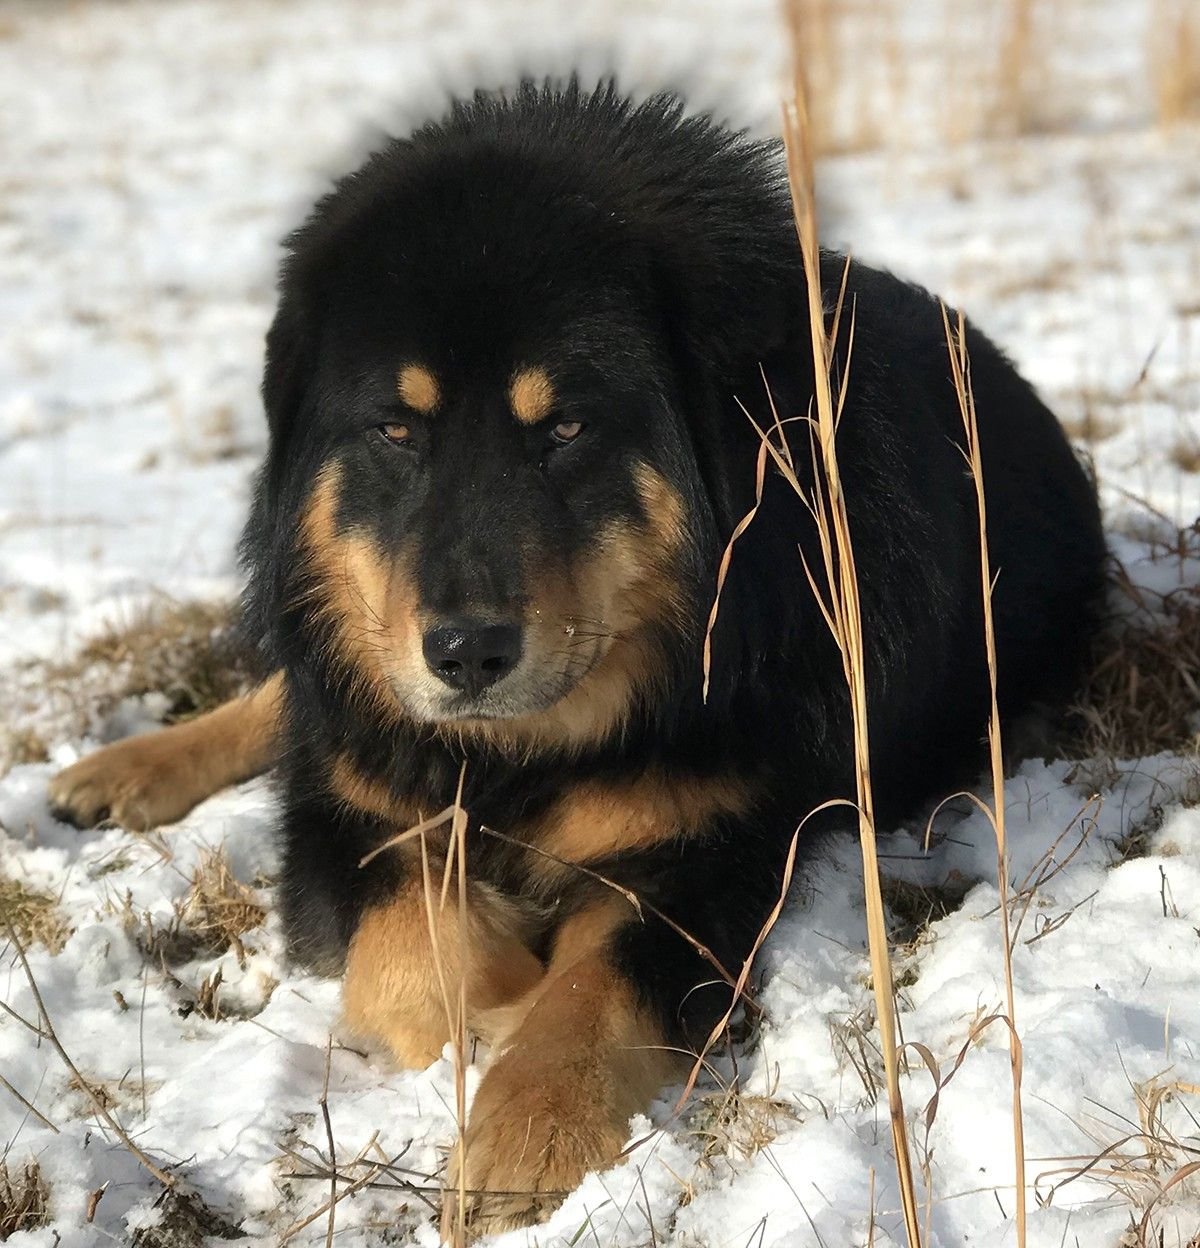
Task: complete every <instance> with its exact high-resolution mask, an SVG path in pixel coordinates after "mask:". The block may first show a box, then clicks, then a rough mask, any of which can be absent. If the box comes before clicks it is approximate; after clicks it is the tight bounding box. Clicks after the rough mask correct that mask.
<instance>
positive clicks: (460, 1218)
mask: <svg viewBox="0 0 1200 1248" xmlns="http://www.w3.org/2000/svg"><path fill="white" fill-rule="evenodd" d="M466 774H467V765H466V763H464V764H463V766H462V769H461V771H460V772H459V775H458V789H457V791H456V792H455V794H454V805H453V806H452V807H450V812H449V813H450V843H449V845H448V846H447V849H446V863H445V867H444V869H443V872H442V883H441V889H440V890H438V889H436V888H435V886H434V882H433V878H432V872H431V870H430V863H429V850H428V846H427V843H426V831H424V830H423V831H421V832H420V845H421V882H422V886H423V891H424V897H425V918H426V922H427V924H428V928H429V943H430V946H431V949H432V953H433V964H434V969H435V971H436V972H437V981H438V989H439V991H440V993H441V997H442V1008H443V1009H444V1010H445V1014H446V1023H447V1025H448V1027H449V1031H450V1038H451V1044H452V1046H453V1052H454V1116H455V1126H456V1129H457V1135H458V1139H457V1154H458V1174H457V1176H456V1177H457V1187H456V1190H455V1192H454V1207H453V1208H452V1209H451V1208H447V1207H445V1206H443V1210H442V1239H443V1241H445V1242H447V1243H449V1244H450V1245H451V1248H463V1246H464V1245H465V1244H466V1242H467V1154H466V1138H465V1137H466V1128H467V965H468V962H467V960H468V957H469V953H470V951H469V949H468V932H467V927H468V920H467V812H466V811H465V810H464V809H463V804H462V797H463V784H464V782H465V780H466ZM418 826H420V825H418ZM410 831H411V829H410ZM455 876H456V877H457V886H458V887H457V893H458V896H457V915H456V919H457V922H456V924H455V927H456V930H457V936H458V951H457V956H458V973H457V980H458V982H457V983H454V982H453V981H454V978H455V977H454V976H451V975H447V973H446V953H445V951H444V950H443V949H442V931H443V928H442V916H443V915H444V913H445V909H446V900H447V898H448V896H449V894H450V883H451V879H452V878H453V877H455Z"/></svg>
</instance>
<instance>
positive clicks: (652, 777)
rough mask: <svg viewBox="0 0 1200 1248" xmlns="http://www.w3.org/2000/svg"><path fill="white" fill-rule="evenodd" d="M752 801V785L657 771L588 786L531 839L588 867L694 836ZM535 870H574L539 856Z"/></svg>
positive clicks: (575, 793) (569, 796) (561, 804)
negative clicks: (599, 860) (620, 781)
mask: <svg viewBox="0 0 1200 1248" xmlns="http://www.w3.org/2000/svg"><path fill="white" fill-rule="evenodd" d="M752 801H753V790H752V786H751V785H750V784H749V783H748V782H745V781H742V780H738V779H733V778H729V777H722V776H713V777H706V776H667V775H664V774H663V773H661V772H657V771H652V772H647V773H646V774H645V775H643V776H640V777H639V778H638V779H636V780H631V781H629V782H628V783H624V784H613V783H602V782H599V781H588V782H586V783H584V784H580V785H577V786H576V787H575V788H574V789H572V790H571V791H570V792H569V793H567V794H566V795H565V796H564V797H563V798H562V799H561V800H560V801H558V802H557V803H555V805H554V806H553V807H551V809H550V811H549V812H548V813H547V814H546V815H545V816H544V817H543V818H542V819H541V820H540V821H539V824H538V826H537V827H536V828H535V829H533V832H532V835H529V836H528V837H527V839H529V840H530V842H531V843H532V844H534V845H536V846H537V847H538V848H539V849H544V850H545V851H546V852H547V853H548V854H553V855H554V857H555V858H560V859H563V860H564V861H565V862H567V863H579V862H587V861H589V860H594V859H597V858H604V857H606V856H608V855H610V854H618V853H622V852H625V851H628V850H638V849H648V848H649V847H650V846H652V845H657V844H660V843H662V842H663V841H668V840H672V839H674V838H676V837H686V836H695V835H697V834H699V833H702V832H704V831H705V830H706V829H707V828H708V827H709V826H711V824H712V822H713V821H714V820H716V819H718V818H720V817H722V816H724V815H741V814H745V812H746V811H747V810H748V809H749V808H750V806H751V804H752ZM533 866H534V869H535V871H537V872H538V873H539V874H549V875H557V874H559V873H561V872H563V871H565V870H568V869H569V868H565V867H563V866H561V865H560V864H558V863H555V862H552V861H550V860H548V859H545V858H542V857H541V856H540V855H539V856H537V857H536V858H535V860H534V863H533Z"/></svg>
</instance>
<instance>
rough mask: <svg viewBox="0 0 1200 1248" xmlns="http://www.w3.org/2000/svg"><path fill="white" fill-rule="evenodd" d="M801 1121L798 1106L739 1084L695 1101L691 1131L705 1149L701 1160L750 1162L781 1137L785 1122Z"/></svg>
mask: <svg viewBox="0 0 1200 1248" xmlns="http://www.w3.org/2000/svg"><path fill="white" fill-rule="evenodd" d="M785 1119H786V1120H788V1121H792V1122H795V1121H798V1120H799V1115H798V1114H797V1112H796V1107H795V1106H794V1105H792V1104H791V1103H789V1102H788V1101H785V1100H782V1099H780V1098H779V1097H775V1096H764V1095H761V1094H750V1093H746V1092H741V1091H739V1089H738V1087H737V1085H736V1084H734V1083H731V1084H730V1085H729V1086H728V1087H726V1088H721V1089H720V1090H719V1091H716V1092H706V1093H703V1094H700V1095H696V1096H694V1097H693V1099H692V1110H691V1113H690V1115H689V1119H688V1128H689V1130H690V1132H691V1134H692V1135H694V1136H695V1137H696V1138H697V1139H698V1140H699V1141H700V1146H701V1159H702V1160H703V1161H709V1160H711V1159H713V1158H716V1157H728V1158H738V1159H740V1160H742V1161H748V1160H750V1158H752V1157H754V1156H755V1155H757V1154H758V1153H760V1152H762V1150H763V1149H764V1148H766V1147H768V1145H770V1144H771V1143H772V1142H773V1141H774V1140H775V1137H776V1136H777V1135H778V1134H779V1131H780V1123H781V1121H783V1120H785Z"/></svg>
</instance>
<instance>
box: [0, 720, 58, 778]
mask: <svg viewBox="0 0 1200 1248" xmlns="http://www.w3.org/2000/svg"><path fill="white" fill-rule="evenodd" d="M49 758H50V749H49V747H48V746H47V745H46V742H45V739H44V738H43V737H42V735H41V734H40V733H39V732H37V731H35V730H34V729H33V728H28V727H25V728H3V729H0V776H2V775H4V773H5V772H7V771H10V770H11V769H12V768H13V767H21V766H24V765H25V764H27V763H44V762H47V761H49Z"/></svg>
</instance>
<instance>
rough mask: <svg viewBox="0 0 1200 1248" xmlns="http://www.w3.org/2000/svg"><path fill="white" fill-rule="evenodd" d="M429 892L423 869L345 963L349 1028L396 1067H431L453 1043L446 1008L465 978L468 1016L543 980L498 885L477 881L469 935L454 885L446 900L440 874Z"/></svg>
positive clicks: (377, 911)
mask: <svg viewBox="0 0 1200 1248" xmlns="http://www.w3.org/2000/svg"><path fill="white" fill-rule="evenodd" d="M435 876H436V880H435V882H434V883H433V885H432V888H431V890H430V896H429V899H428V901H427V900H426V891H425V887H424V884H423V882H422V879H421V876H420V874H419V871H418V872H414V873H413V874H412V875H411V876H410V877H409V878H408V879H406V880H404V881H403V882H402V883H401V884H400V886H399V887H398V888H397V890H396V892H395V893H394V894H393V895H392V897H391V898H390V899H389V900H388V901H387V902H385V903H384V904H382V905H376V906H372V907H371V908H370V909H368V910H367V911H366V912H365V913H364V914H363V916H362V918H361V919H360V920H359V922H358V927H357V928H356V930H355V933H354V937H353V939H352V940H351V942H350V950H349V954H348V955H347V959H346V979H345V984H344V986H343V989H342V1003H343V1010H344V1015H345V1020H346V1022H347V1024H348V1025H349V1026H350V1027H351V1028H352V1029H353V1030H355V1031H357V1032H360V1033H363V1034H365V1035H370V1036H374V1037H377V1038H378V1039H380V1040H382V1041H383V1042H384V1043H385V1044H386V1045H387V1047H388V1048H389V1049H390V1050H391V1052H392V1055H393V1056H394V1057H395V1059H396V1061H397V1062H398V1063H399V1064H400V1065H401V1066H405V1067H408V1068H410V1069H417V1070H423V1069H424V1068H425V1067H426V1066H429V1065H430V1064H431V1063H432V1062H434V1061H436V1060H437V1058H438V1057H439V1056H440V1055H441V1052H442V1046H443V1045H444V1044H445V1043H446V1041H447V1040H449V1039H450V1036H451V1025H450V1017H449V1015H448V1014H447V1005H449V1008H450V1009H451V1010H454V1009H456V1008H457V1003H458V999H459V988H460V985H461V984H462V981H463V978H464V976H465V978H466V984H465V987H466V1001H467V1011H468V1019H471V1018H472V1017H473V1016H475V1015H478V1014H479V1013H480V1012H483V1011H490V1010H493V1009H496V1008H499V1007H501V1006H503V1005H504V1004H505V1003H506V1002H510V1001H512V1000H514V999H517V998H519V997H521V996H522V994H524V993H526V992H528V991H529V989H530V988H532V987H533V985H534V984H535V983H536V982H537V981H538V980H539V979H540V978H541V976H542V969H543V968H542V964H541V962H539V961H538V959H537V958H536V957H535V956H534V955H533V954H532V953H531V952H530V951H529V948H528V946H527V945H526V943H525V941H524V939H523V933H522V928H523V923H522V917H521V915H520V913H519V912H518V911H517V910H516V909H514V908H512V907H511V906H509V905H508V904H507V903H505V902H504V900H503V899H502V898H501V897H500V896H499V894H497V893H495V892H494V891H492V890H491V889H488V888H486V887H484V886H480V885H474V884H473V885H472V886H471V888H470V890H469V893H468V900H467V909H468V913H467V917H466V930H465V932H464V931H462V930H461V929H460V925H459V913H458V903H457V898H456V896H455V895H454V894H455V889H454V888H453V886H452V887H451V889H450V895H449V896H448V897H447V898H446V901H445V902H444V904H443V902H442V899H441V869H440V867H439V868H438V870H437V871H436V872H435Z"/></svg>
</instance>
